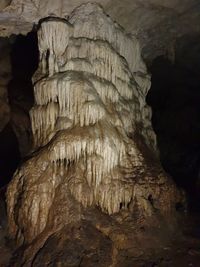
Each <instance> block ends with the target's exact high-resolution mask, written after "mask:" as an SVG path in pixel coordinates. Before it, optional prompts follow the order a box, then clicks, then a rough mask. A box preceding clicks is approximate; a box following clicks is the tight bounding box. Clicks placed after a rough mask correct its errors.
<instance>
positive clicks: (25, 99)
mask: <svg viewBox="0 0 200 267" xmlns="http://www.w3.org/2000/svg"><path fill="white" fill-rule="evenodd" d="M8 45H10V46H11V47H10V49H9V50H10V62H11V75H10V76H11V79H10V81H9V83H8V86H7V91H8V100H9V106H10V110H11V111H10V112H11V114H10V120H9V123H8V124H7V126H6V127H5V128H4V129H3V131H2V132H0V151H1V153H0V166H1V170H0V171H1V174H0V175H1V178H0V186H1V187H2V186H5V185H6V184H7V183H8V182H9V181H10V180H11V178H12V175H13V173H14V171H15V170H16V168H17V166H18V165H19V163H20V161H21V160H22V159H23V158H24V157H25V156H26V154H27V152H28V151H29V150H30V147H31V144H30V143H31V126H30V121H29V110H30V108H31V107H32V105H33V101H34V98H33V85H32V80H31V79H32V76H33V73H34V72H35V70H36V69H37V66H38V56H39V52H38V46H37V34H36V33H35V32H30V33H29V34H28V35H27V36H23V35H18V36H11V40H10V41H9V42H8ZM24 151H25V152H26V153H24Z"/></svg>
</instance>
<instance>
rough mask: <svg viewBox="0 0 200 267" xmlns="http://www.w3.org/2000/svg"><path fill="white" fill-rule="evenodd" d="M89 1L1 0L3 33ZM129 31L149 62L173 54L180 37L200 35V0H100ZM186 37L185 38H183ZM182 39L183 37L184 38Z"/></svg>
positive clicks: (26, 28) (29, 27) (20, 30)
mask: <svg viewBox="0 0 200 267" xmlns="http://www.w3.org/2000/svg"><path fill="white" fill-rule="evenodd" d="M86 2H88V0H74V1H70V0H57V1H55V0H1V3H0V10H1V13H0V35H1V36H9V35H11V34H19V33H22V34H26V33H27V32H29V31H31V30H32V28H33V26H34V25H35V24H37V23H38V21H39V20H40V19H41V18H44V17H47V16H60V17H65V18H67V16H68V15H69V14H70V13H71V12H72V10H73V9H74V8H75V7H76V6H78V5H80V4H82V3H86ZM95 2H98V3H99V4H101V5H102V6H103V7H104V9H105V11H106V12H107V13H108V14H109V15H110V16H111V17H112V18H113V19H114V20H116V21H118V22H119V23H120V24H121V25H122V26H123V27H124V28H126V30H127V31H128V32H130V33H132V34H134V35H136V36H137V37H138V38H139V40H140V43H141V46H142V53H143V57H144V59H145V61H146V62H147V63H148V62H151V61H152V59H154V58H155V57H156V56H159V55H163V54H169V56H171V57H173V51H174V47H175V45H176V43H177V40H179V39H180V38H182V37H183V36H187V35H188V34H193V35H199V32H200V1H199V0H124V1H121V0H96V1H95ZM182 39H183V40H184V38H182ZM182 39H181V40H182Z"/></svg>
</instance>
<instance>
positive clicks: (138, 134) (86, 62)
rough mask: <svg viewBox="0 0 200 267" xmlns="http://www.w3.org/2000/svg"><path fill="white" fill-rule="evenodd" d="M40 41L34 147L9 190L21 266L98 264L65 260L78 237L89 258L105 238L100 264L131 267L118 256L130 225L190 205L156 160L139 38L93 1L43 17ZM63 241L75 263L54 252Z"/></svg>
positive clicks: (131, 236)
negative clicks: (183, 201) (64, 16)
mask: <svg viewBox="0 0 200 267" xmlns="http://www.w3.org/2000/svg"><path fill="white" fill-rule="evenodd" d="M38 45H39V51H40V64H39V68H38V70H37V72H36V73H35V75H34V77H33V80H34V95H35V105H34V107H33V108H32V110H31V112H30V116H31V122H32V131H33V136H34V152H33V154H32V156H31V157H30V159H28V160H27V161H26V162H25V163H23V164H22V166H20V167H19V169H18V170H17V171H16V173H15V175H14V178H13V180H12V182H11V183H10V185H9V187H8V191H7V204H8V220H9V232H10V236H11V238H14V239H15V240H16V242H17V244H18V248H19V250H18V253H19V255H21V254H20V253H22V257H20V260H19V258H17V260H16V259H15V261H14V262H13V263H12V266H15V265H16V266H94V264H95V263H94V262H93V260H94V259H93V260H92V258H91V259H90V257H89V256H88V255H89V254H87V253H86V254H87V257H86V258H87V260H86V259H85V258H84V261H86V262H84V264H85V265H84V264H82V265H81V264H80V262H81V261H82V260H83V259H79V260H77V263H73V264H74V265H73V264H71V265H70V263H69V264H68V265H64V262H66V261H68V260H69V257H70V255H69V254H70V253H69V251H71V250H69V247H70V245H69V243H70V239H71V243H72V244H73V246H74V249H75V250H77V251H79V248H80V246H81V251H82V252H80V254H81V253H83V251H85V250H87V249H88V250H89V251H90V250H92V251H93V250H95V249H96V250H98V249H99V248H101V247H102V244H104V246H103V248H104V250H103V251H104V252H102V253H104V256H105V257H104V258H101V256H98V257H99V258H98V261H99V263H97V264H95V266H124V265H120V263H119V262H118V260H117V257H118V256H117V255H118V254H119V253H120V252H119V251H122V250H126V249H128V248H130V246H131V245H130V243H131V242H133V241H134V240H135V239H134V237H135V231H136V230H135V229H132V228H130V229H132V230H131V231H130V232H129V231H128V230H127V229H126V226H125V225H126V224H127V223H129V224H130V225H132V226H131V227H134V228H136V229H137V227H142V226H143V225H146V224H147V222H148V221H149V220H155V221H157V222H158V221H159V219H158V218H163V220H164V219H166V218H167V216H168V215H169V214H171V213H173V212H174V211H175V205H176V203H177V202H179V201H181V194H180V193H179V192H178V191H177V189H176V186H175V185H174V184H173V182H172V181H171V180H170V178H169V177H168V176H167V175H166V174H165V173H164V172H163V171H162V169H161V168H160V165H159V163H158V161H157V159H156V156H155V157H153V156H150V154H156V140H155V135H154V133H153V130H152V128H151V122H150V119H151V111H150V108H149V107H148V106H147V105H146V103H145V97H146V94H147V92H148V90H149V87H150V76H149V75H148V74H147V71H146V68H145V64H144V63H143V61H142V58H141V51H140V46H139V43H138V41H137V40H136V38H135V37H134V36H130V35H128V34H126V33H125V31H124V30H123V29H122V28H121V27H120V26H119V25H118V24H117V23H115V22H113V21H112V20H111V19H110V17H108V16H107V15H106V14H105V13H104V12H103V10H102V8H101V7H99V6H97V5H96V4H85V5H82V6H80V7H78V8H76V9H75V10H74V11H73V12H72V13H71V15H70V16H69V18H68V20H65V19H61V18H56V17H49V18H46V19H43V20H42V21H41V22H40V25H39V29H38ZM127 218H128V219H127ZM152 218H153V219H152ZM130 225H129V226H130ZM70 229H74V230H72V231H71V230H70ZM116 229H117V230H116ZM130 229H129V230H130ZM73 231H74V232H73ZM72 233H74V234H72ZM90 234H91V236H93V238H94V242H92V243H93V244H92V243H91V241H90V236H89V235H90ZM59 237H60V239H59ZM76 238H78V240H79V241H80V242H78V243H79V245H78V243H77V239H76ZM52 240H54V241H52ZM56 240H60V241H59V245H58V247H57V248H55V251H54V252H55V253H58V255H59V253H61V252H60V251H63V250H64V251H65V252H66V253H68V254H66V255H68V258H67V260H66V258H62V257H59V256H58V255H57V254H56V255H57V256H56V255H55V254H52V255H50V254H49V249H50V247H51V244H52V243H51V242H56ZM75 240H76V242H75ZM127 240H128V241H127ZM130 240H131V241H130ZM134 242H135V241H134ZM66 244H67V245H66ZM73 246H72V247H73ZM78 247H79V248H78ZM56 251H57V252H56ZM73 253H74V252H73ZM84 253H85V252H84ZM84 253H83V254H84ZM92 253H94V251H93V252H92ZM134 253H135V254H137V251H136V250H135V251H134ZM61 254H62V253H61ZM139 254H140V253H139ZM99 255H100V254H99ZM66 257H67V256H66ZM103 260H104V262H102V261H103ZM31 264H32V265H31Z"/></svg>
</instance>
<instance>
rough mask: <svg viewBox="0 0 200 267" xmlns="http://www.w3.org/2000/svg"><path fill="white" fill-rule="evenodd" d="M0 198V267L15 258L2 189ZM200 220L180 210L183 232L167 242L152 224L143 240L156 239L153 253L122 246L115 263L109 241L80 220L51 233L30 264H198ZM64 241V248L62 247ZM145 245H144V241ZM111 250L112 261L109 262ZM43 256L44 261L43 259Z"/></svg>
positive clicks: (142, 266) (81, 266)
mask: <svg viewBox="0 0 200 267" xmlns="http://www.w3.org/2000/svg"><path fill="white" fill-rule="evenodd" d="M0 199H1V200H0V207H1V209H0V215H1V216H0V267H7V266H10V267H11V266H12V265H13V263H14V262H13V260H12V261H11V262H12V263H10V264H9V261H10V259H11V257H12V253H13V251H14V247H13V245H11V243H10V241H9V240H8V238H7V227H6V212H5V202H4V192H3V193H1V198H0ZM199 223H200V216H199V214H192V215H188V214H185V215H183V214H182V215H181V219H180V223H179V225H180V229H181V233H182V234H180V233H177V234H175V235H174V236H173V237H172V238H170V240H168V241H167V242H163V240H162V241H160V240H159V239H166V233H164V232H165V231H164V230H163V235H162V236H161V235H160V234H159V235H158V232H157V231H156V230H155V228H154V229H153V228H152V233H148V234H147V238H146V242H147V241H148V242H151V241H150V240H149V236H152V237H153V235H154V238H153V239H154V240H153V242H154V243H155V240H156V239H158V240H157V245H158V250H157V251H156V252H155V250H154V252H153V251H152V253H150V252H149V250H148V253H146V251H145V249H144V251H142V250H141V249H138V251H137V253H136V250H137V248H129V249H128V250H122V252H121V253H120V254H118V255H117V257H116V258H117V264H116V263H114V264H113V262H115V252H114V250H113V249H111V247H112V246H111V241H110V240H109V239H108V238H106V237H105V236H103V235H102V233H101V232H100V231H97V229H96V228H95V227H93V226H92V225H89V224H85V225H83V224H82V226H79V225H78V224H77V225H76V226H73V230H71V229H70V231H69V229H67V228H63V229H62V230H60V231H59V232H58V233H56V234H54V235H53V236H51V237H50V238H49V239H48V241H47V242H46V243H45V245H44V247H43V250H42V251H43V252H42V254H41V255H40V252H39V253H38V255H37V257H36V259H35V260H34V263H33V266H37V267H38V266H39V267H40V266H41V267H42V266H51V267H53V266H67V267H78V266H79V267H90V266H91V267H93V266H102V267H110V266H113V267H114V266H115V267H153V266H159V267H172V266H173V267H199V266H200V230H199V227H198V226H199ZM157 235H158V237H157ZM144 236H145V235H144ZM118 237H120V234H118V233H116V238H118ZM63 242H64V243H63ZM144 242H145V240H144ZM164 243H165V245H163V244H164ZM64 244H65V246H64V247H65V251H63V245H64ZM55 246H56V247H55ZM85 246H87V247H88V249H87V250H85ZM59 247H60V249H59ZM145 247H147V246H146V244H145ZM83 248H84V249H83ZM131 251H133V254H134V256H131V254H132V252H131ZM111 254H112V263H111V262H110V255H111ZM44 256H45V261H44V259H43V258H44ZM59 261H60V263H59ZM41 262H42V263H41ZM55 264H56V265H55ZM59 264H60V265H59ZM63 264H64V265H63Z"/></svg>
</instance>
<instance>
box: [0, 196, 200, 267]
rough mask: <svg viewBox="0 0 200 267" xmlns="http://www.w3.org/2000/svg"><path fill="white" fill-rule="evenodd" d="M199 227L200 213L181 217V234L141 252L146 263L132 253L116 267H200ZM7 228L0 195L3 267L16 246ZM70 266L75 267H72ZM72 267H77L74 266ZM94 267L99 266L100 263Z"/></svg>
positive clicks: (0, 232)
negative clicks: (150, 250)
mask: <svg viewBox="0 0 200 267" xmlns="http://www.w3.org/2000/svg"><path fill="white" fill-rule="evenodd" d="M3 209H4V211H3ZM199 225H200V213H195V214H194V213H193V214H191V215H189V214H185V215H184V216H183V215H181V217H180V219H179V228H180V229H181V233H182V234H181V235H180V233H179V234H177V236H176V235H174V236H173V240H171V242H169V243H168V245H166V246H165V247H161V249H160V248H159V250H158V251H157V252H154V253H153V254H151V256H146V254H147V253H146V254H145V251H142V255H145V261H144V260H143V259H142V257H140V258H138V259H137V258H131V257H130V254H129V255H128V256H127V255H123V259H121V260H120V261H121V263H119V265H114V266H113V267H155V266H159V267H188V266H189V267H200V228H199ZM6 226H7V222H6V212H5V203H3V204H2V197H1V195H0V267H8V266H9V267H12V266H10V265H9V260H10V258H11V257H12V253H13V251H14V247H13V245H12V244H11V242H10V241H9V240H8V238H7V230H6ZM152 234H153V235H154V236H155V237H156V233H154V232H153V233H152ZM158 238H159V237H158ZM161 246H162V245H161ZM152 255H153V256H152ZM34 266H35V265H34ZM66 266H67V265H65V267H66ZM91 266H92V265H89V266H85V265H79V267H91ZM101 266H102V265H101ZM35 267H36V266H35ZM44 267H45V266H44ZM67 267H72V266H71V265H70V266H67ZM73 267H76V266H74V265H73ZM77 267H78V266H77ZM92 267H94V266H92ZM95 267H98V264H97V266H95ZM105 267H110V266H105Z"/></svg>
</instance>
